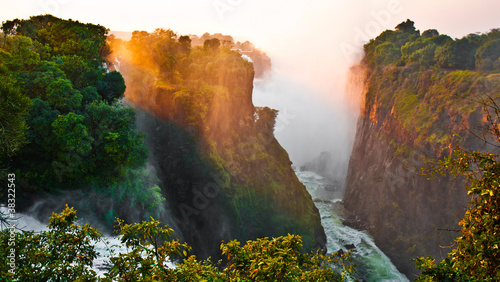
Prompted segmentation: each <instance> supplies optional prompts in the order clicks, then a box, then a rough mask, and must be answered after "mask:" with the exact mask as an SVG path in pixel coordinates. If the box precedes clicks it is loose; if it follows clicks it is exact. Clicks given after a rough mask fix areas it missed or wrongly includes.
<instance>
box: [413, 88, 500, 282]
mask: <svg viewBox="0 0 500 282" xmlns="http://www.w3.org/2000/svg"><path fill="white" fill-rule="evenodd" d="M483 104H484V111H485V114H486V117H487V121H488V124H487V125H486V129H485V133H484V135H482V136H481V138H482V140H483V141H485V142H488V143H489V142H495V145H496V146H497V148H498V141H499V140H500V130H499V128H498V124H499V123H500V108H499V107H498V105H497V104H496V103H495V100H494V99H491V98H490V99H489V101H488V103H486V102H483ZM438 171H443V172H449V173H451V174H453V175H460V176H463V177H465V178H466V179H467V180H469V184H468V186H467V193H468V195H470V196H471V200H470V201H469V207H468V209H467V211H466V212H465V214H464V217H463V219H462V220H461V221H460V223H459V224H460V226H461V230H460V236H459V237H458V238H457V239H456V248H455V249H453V250H452V251H451V252H450V253H449V256H450V258H451V259H446V260H444V261H442V262H440V263H439V264H437V265H436V264H435V263H434V260H433V259H432V257H429V258H426V259H425V258H419V259H417V260H416V266H417V267H418V268H419V269H422V270H423V272H422V275H421V276H420V278H419V281H430V280H432V281H476V280H482V281H498V280H499V279H500V252H499V251H498V250H499V244H500V241H499V238H500V180H499V177H498V175H500V155H498V154H494V153H489V152H480V151H473V152H468V151H466V150H464V149H462V148H457V149H456V150H455V152H454V155H453V156H451V157H449V158H446V159H445V160H444V161H441V162H440V163H439V167H438Z"/></svg>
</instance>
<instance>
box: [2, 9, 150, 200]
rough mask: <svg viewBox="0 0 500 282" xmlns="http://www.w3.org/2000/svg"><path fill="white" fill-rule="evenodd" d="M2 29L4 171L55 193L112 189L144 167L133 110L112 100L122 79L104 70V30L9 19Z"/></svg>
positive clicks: (75, 23)
mask: <svg viewBox="0 0 500 282" xmlns="http://www.w3.org/2000/svg"><path fill="white" fill-rule="evenodd" d="M2 30H3V32H4V34H5V38H4V39H5V43H4V44H3V45H2V46H1V47H0V76H1V77H2V80H1V82H0V89H1V92H2V96H1V98H0V99H2V101H3V100H5V103H3V102H2V103H1V105H2V106H3V105H10V107H9V109H8V110H7V109H6V110H5V111H2V117H1V118H2V120H1V124H2V126H3V129H2V133H3V134H2V136H4V137H8V138H9V140H11V141H9V142H4V141H2V150H1V156H0V160H5V159H6V157H7V156H8V157H9V161H8V163H1V165H2V168H3V169H5V167H6V166H7V165H8V166H9V167H10V170H11V171H17V172H18V173H21V174H23V179H24V183H23V184H24V185H25V186H30V187H34V188H35V191H53V190H58V189H69V188H78V187H84V186H86V185H88V184H103V183H107V184H113V183H115V182H116V181H117V179H120V177H121V176H122V175H123V174H124V173H125V172H126V171H127V170H128V169H135V168H138V167H140V166H143V165H144V163H145V161H146V159H147V149H146V146H145V144H144V135H142V134H139V133H137V132H136V131H135V116H134V112H133V111H132V110H129V109H125V108H123V106H121V105H119V104H118V103H117V102H116V100H117V99H120V98H122V97H123V93H124V91H125V83H124V80H123V77H122V76H121V75H120V74H119V73H118V72H116V71H111V72H109V71H108V70H107V69H106V67H105V64H104V63H105V57H106V56H107V55H108V54H109V51H110V50H109V47H108V46H107V45H106V35H107V30H106V29H105V28H104V27H102V26H99V25H92V24H82V23H79V22H78V21H72V20H61V19H58V18H56V17H53V16H50V15H45V16H35V17H31V18H30V19H28V20H19V19H15V20H13V21H6V22H4V23H3V25H2ZM27 97H29V98H31V103H30V100H29V99H27ZM14 111H15V112H14ZM4 120H5V121H4ZM7 120H8V122H7ZM1 140H4V139H1ZM21 196H22V194H21Z"/></svg>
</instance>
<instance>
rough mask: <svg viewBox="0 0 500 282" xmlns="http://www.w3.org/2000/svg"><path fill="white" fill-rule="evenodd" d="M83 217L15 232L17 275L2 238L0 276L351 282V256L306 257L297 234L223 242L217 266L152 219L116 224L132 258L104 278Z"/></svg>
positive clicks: (120, 258) (71, 214) (115, 263)
mask: <svg viewBox="0 0 500 282" xmlns="http://www.w3.org/2000/svg"><path fill="white" fill-rule="evenodd" d="M76 219H77V217H76V211H75V210H74V209H73V208H68V207H66V209H64V210H63V211H62V213H61V214H55V213H54V214H53V215H52V216H51V217H50V223H49V225H48V230H46V231H42V232H41V233H40V234H35V233H34V232H33V231H21V232H17V233H15V246H14V248H15V250H16V260H15V263H16V269H15V273H12V272H9V269H10V266H9V265H8V260H9V259H8V257H7V255H8V254H9V253H10V252H11V251H10V249H11V247H12V246H9V245H8V242H9V237H10V236H11V235H10V231H9V229H6V230H2V231H1V232H0V237H1V238H2V240H1V241H0V254H2V258H3V260H4V263H2V264H1V266H0V273H1V275H2V277H3V278H4V279H6V281H35V280H36V281H54V280H57V281H351V279H352V277H351V274H352V273H353V271H354V269H353V265H352V264H350V258H349V254H348V253H335V254H332V255H324V254H321V253H319V252H316V253H309V254H306V253H301V252H300V250H301V248H302V240H301V237H300V236H297V235H287V236H283V237H277V238H273V239H268V238H262V239H257V240H254V241H247V242H246V244H245V245H244V246H241V244H240V242H238V241H236V240H234V241H231V242H228V243H224V242H222V244H221V251H222V253H223V254H224V255H225V256H227V259H228V261H227V263H225V264H223V263H222V261H219V262H218V263H216V264H214V263H213V262H211V261H210V260H209V259H208V260H204V261H199V260H197V259H196V257H195V256H193V255H191V256H189V255H188V253H189V252H190V250H191V248H190V247H189V246H188V245H187V244H185V243H180V242H179V240H178V239H172V233H173V230H172V229H171V228H169V227H168V226H163V227H162V226H161V225H160V222H159V221H158V220H155V219H153V218H151V220H149V221H143V222H141V223H134V224H125V223H124V222H123V221H122V220H119V219H118V220H117V227H118V228H119V233H120V237H121V242H122V244H124V245H125V246H126V247H127V250H128V252H127V253H120V254H118V255H116V256H112V257H111V258H110V268H109V269H108V270H107V272H105V273H104V277H97V275H96V272H95V271H94V270H92V269H91V267H92V266H93V260H94V259H95V258H96V257H97V256H98V255H99V254H98V253H97V252H96V250H95V247H94V245H93V243H94V242H96V241H97V240H101V236H102V235H101V233H99V232H98V231H97V230H95V229H93V228H92V227H90V226H88V225H87V224H85V225H83V226H79V225H77V224H76Z"/></svg>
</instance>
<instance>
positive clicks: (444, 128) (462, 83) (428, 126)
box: [344, 66, 499, 279]
mask: <svg viewBox="0 0 500 282" xmlns="http://www.w3.org/2000/svg"><path fill="white" fill-rule="evenodd" d="M367 69H368V70H367V71H366V76H365V79H364V83H365V87H364V89H365V90H364V94H363V95H364V98H365V100H364V104H363V109H362V111H361V115H360V117H359V120H358V123H357V132H356V136H355V142H354V146H353V151H352V154H351V158H350V163H349V168H348V173H347V178H346V186H345V189H346V191H345V197H344V204H345V207H346V208H347V209H348V210H349V211H350V212H352V216H351V217H350V218H348V219H347V223H348V224H350V225H355V226H356V227H360V228H364V229H367V230H368V231H369V232H370V233H371V234H372V235H373V236H374V238H375V241H376V243H377V245H378V246H380V248H381V249H382V250H383V251H384V252H385V253H386V254H387V255H388V256H389V257H390V258H391V259H392V261H393V263H394V264H395V265H396V266H397V267H398V268H399V270H400V271H401V272H403V273H405V274H406V275H408V277H409V278H410V279H411V278H414V277H415V276H414V275H416V274H418V273H419V271H418V270H416V269H415V268H414V263H413V261H411V259H413V258H416V257H419V256H429V255H431V256H433V257H434V258H435V259H436V260H441V259H442V258H444V257H446V256H447V254H448V253H449V252H450V251H451V249H450V248H443V247H446V246H451V245H453V239H454V238H456V236H458V232H454V231H449V230H458V229H459V226H458V222H459V221H460V220H461V219H462V217H463V213H464V211H465V209H466V208H467V201H468V196H467V192H466V188H465V187H466V183H464V181H463V179H460V178H459V179H456V178H454V177H451V176H442V175H440V174H436V175H434V177H432V176H430V175H422V173H421V168H422V166H424V165H425V164H426V163H427V161H428V160H433V161H436V160H440V159H443V158H444V157H446V156H450V155H451V154H452V151H453V149H454V148H455V146H457V145H458V146H460V147H462V148H464V149H465V150H469V151H470V150H478V149H479V150H485V151H492V150H493V148H491V147H489V146H487V145H485V143H484V142H482V141H481V140H478V139H477V137H476V136H481V134H482V133H481V132H480V128H484V126H485V123H486V121H487V118H486V117H485V114H484V113H483V111H482V109H481V108H482V107H481V105H480V104H478V103H470V98H471V97H476V98H477V97H479V95H483V94H484V93H486V94H488V93H489V94H488V95H492V94H493V93H495V91H498V90H497V89H498V87H497V85H498V83H499V80H498V78H497V77H495V76H491V75H489V76H487V75H483V74H481V73H477V72H463V71H462V72H460V71H436V70H422V69H419V68H416V67H414V66H407V67H395V66H387V67H379V68H367ZM475 128H479V129H475ZM471 130H472V131H475V130H479V131H476V132H475V133H474V134H472V133H471ZM429 178H430V179H429Z"/></svg>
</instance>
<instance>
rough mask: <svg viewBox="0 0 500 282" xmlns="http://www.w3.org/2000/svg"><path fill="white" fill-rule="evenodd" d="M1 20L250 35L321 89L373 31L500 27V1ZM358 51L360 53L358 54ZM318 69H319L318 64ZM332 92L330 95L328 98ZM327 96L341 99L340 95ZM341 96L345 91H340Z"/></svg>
mask: <svg viewBox="0 0 500 282" xmlns="http://www.w3.org/2000/svg"><path fill="white" fill-rule="evenodd" d="M0 2H1V3H2V5H1V7H2V8H1V9H0V21H4V20H9V19H14V18H28V17H29V16H32V15H38V14H46V13H49V14H53V15H55V16H57V17H60V18H64V19H73V20H79V21H81V22H90V23H94V24H101V25H103V26H105V27H107V28H109V29H111V30H114V31H134V30H146V31H153V30H154V29H155V28H159V27H162V28H170V29H172V30H174V31H175V32H177V33H179V34H180V35H182V34H199V35H201V34H203V33H204V32H210V33H215V32H221V33H224V34H230V35H232V36H233V37H235V38H236V39H237V40H241V41H244V40H250V41H251V42H253V43H254V44H255V45H256V46H257V47H259V48H261V49H264V50H265V51H266V52H268V53H269V54H270V55H271V57H272V58H273V61H274V63H275V64H274V65H275V66H276V67H278V68H279V67H281V69H282V70H283V71H286V72H288V73H290V74H291V75H295V76H296V77H297V78H298V79H301V80H302V81H304V82H305V83H308V84H312V85H315V87H318V88H321V89H320V90H321V92H327V93H328V92H330V93H331V92H339V91H341V89H343V87H344V85H343V83H344V81H345V69H347V68H348V66H349V65H350V64H354V63H355V62H356V59H358V58H359V57H358V56H357V55H359V54H360V53H359V52H360V50H361V49H360V48H361V46H362V44H363V43H364V42H366V41H367V40H368V39H369V38H373V37H375V36H376V35H378V34H379V33H380V32H382V31H383V30H385V29H393V28H394V26H396V25H397V24H398V23H400V22H402V21H404V20H406V19H408V18H409V19H411V20H413V21H414V22H415V25H416V27H417V29H420V30H421V31H424V30H426V29H429V28H434V29H437V30H438V31H440V32H441V33H444V34H448V35H450V36H452V37H462V36H464V35H467V34H469V33H473V32H487V31H488V30H490V29H491V28H495V27H500V17H499V16H498V11H500V1H498V0H475V1H472V0H419V1H415V0H328V1H327V0H308V1H304V0H300V1H298V0H189V1H181V0H175V1H174V0H152V1H148V0H142V1H137V0H133V1H132V0H99V1H98V0H86V1H78V0H17V1H11V0H9V1H7V0H0ZM356 52H357V53H356ZM312 69H316V70H318V69H319V70H320V71H311V70H312ZM326 96H328V94H325V97H326ZM330 96H332V97H330V98H328V97H326V99H330V100H333V101H334V100H335V97H336V95H330ZM337 96H338V95H337Z"/></svg>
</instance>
